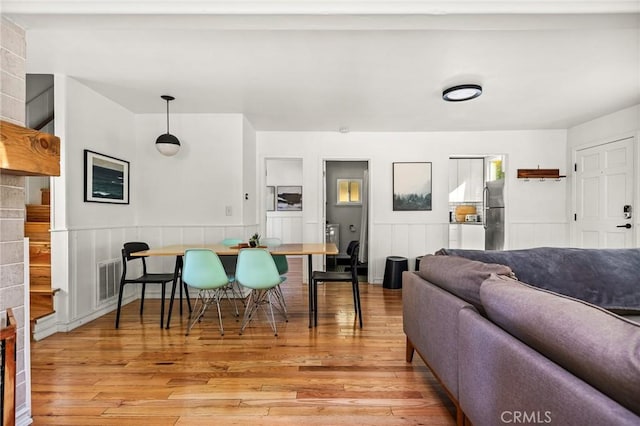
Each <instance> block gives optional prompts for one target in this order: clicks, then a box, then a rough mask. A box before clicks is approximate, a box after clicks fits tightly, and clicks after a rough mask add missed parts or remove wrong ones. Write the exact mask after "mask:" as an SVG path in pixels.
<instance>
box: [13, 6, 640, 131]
mask: <svg viewBox="0 0 640 426" xmlns="http://www.w3.org/2000/svg"><path fill="white" fill-rule="evenodd" d="M223 3H224V4H226V3H228V2H217V1H190V2H186V3H180V2H167V1H154V0H147V1H145V2H124V1H115V2H113V1H112V2H101V1H98V0H84V1H81V0H76V1H57V0H49V1H47V2H38V1H32V0H20V1H8V0H4V2H3V6H2V8H3V14H5V15H7V16H8V17H10V18H11V19H13V20H14V21H16V22H17V23H18V24H20V25H22V26H23V27H25V28H26V29H27V72H28V73H45V74H49V73H60V74H66V75H69V76H71V77H73V78H76V79H78V80H80V81H82V82H83V83H84V84H86V85H88V86H89V87H91V88H93V89H94V90H96V91H98V92H100V93H102V94H103V95H104V96H106V97H108V98H110V99H112V100H114V101H115V102H117V103H119V104H121V105H123V106H124V107H125V108H127V109H129V110H131V111H133V112H135V113H148V112H163V111H164V110H165V104H164V101H163V100H162V99H160V95H162V94H170V95H173V96H175V97H176V100H175V101H174V102H172V104H171V111H172V113H181V112H182V113H243V114H245V115H246V117H247V118H248V119H249V121H250V122H251V123H252V124H253V125H254V127H255V128H256V129H257V130H263V131H264V130H329V131H337V130H338V129H339V128H341V127H347V128H349V129H350V130H351V131H440V130H442V131H450V130H494V129H499V130H509V129H540V128H567V127H570V126H573V125H575V124H578V123H581V122H584V121H587V120H590V119H592V118H595V117H598V116H601V115H604V114H607V113H611V112H614V111H616V110H619V109H622V108H625V107H628V106H631V105H634V104H637V103H640V2H638V1H610V2H606V1H595V0H594V1H588V0H587V1H580V2H577V1H556V2H549V1H538V2H531V1H516V0H513V1H512V2H504V1H503V2H495V1H493V2H483V1H480V0H476V1H471V0H470V1H466V2H449V3H446V2H433V1H427V0H425V1H419V0H418V1H412V2H390V1H386V2H384V1H374V2H372V3H370V4H372V5H374V6H375V8H373V7H372V6H369V5H365V4H364V3H363V2H357V1H347V0H345V1H344V2H320V1H315V2H313V1H309V0H299V1H298V2H286V1H282V0H262V1H253V2H244V1H239V2H238V3H237V4H236V3H234V6H236V9H233V8H230V7H227V9H221V7H222V6H223ZM445 4H446V5H447V6H446V7H449V9H447V8H446V7H445V6H444V5H445ZM453 4H456V6H455V8H453V6H451V5H453ZM180 5H184V6H185V7H186V8H183V9H179V6H180ZM205 5H209V6H211V7H213V6H218V9H216V10H217V12H216V11H212V9H207V8H206V7H205ZM269 5H273V6H278V8H277V11H278V13H277V14H272V13H267V12H265V10H264V9H265V7H267V6H269ZM294 5H295V7H296V11H293V12H289V13H287V11H288V10H294V9H293V8H294ZM402 5H404V8H402V9H398V7H399V6H402ZM429 5H431V6H432V9H427V6H429ZM56 6H57V7H56ZM187 6H188V7H187ZM302 6H304V7H306V8H304V10H302ZM347 6H349V7H351V9H349V8H347V9H345V7H347ZM465 6H466V9H464V7H465ZM525 6H526V7H525ZM136 7H137V9H136ZM287 7H289V9H286V8H287ZM368 7H369V9H367V8H368ZM483 7H484V9H483ZM606 7H609V8H608V9H607V8H606ZM132 8H133V9H132ZM251 8H253V9H251ZM332 8H333V9H332ZM385 8H386V9H385ZM334 9H336V10H334ZM454 9H455V10H454ZM274 10H276V9H274ZM385 10H391V11H392V13H386V12H385ZM478 10H482V11H483V12H487V13H481V14H479V13H477V12H478ZM221 11H224V12H225V13H221ZM230 11H231V12H233V13H230ZM369 11H375V12H371V13H366V12H369ZM416 11H417V12H419V13H414V12H416ZM429 11H431V12H429ZM464 11H469V12H473V13H470V14H469V13H467V14H461V13H462V12H464ZM594 11H595V12H622V13H616V14H613V13H611V14H600V13H593V12H594ZM184 12H187V13H184ZM200 12H206V13H200ZM513 12H515V13H513ZM549 12H551V13H549ZM556 12H563V13H562V14H558V13H556ZM585 12H588V13H585ZM452 13H453V14H452ZM461 83H478V84H481V85H482V86H483V87H484V94H483V95H482V96H481V97H480V98H478V99H475V100H472V101H469V102H465V103H453V104H451V103H445V102H444V101H442V99H441V93H442V90H443V89H444V88H445V87H447V86H449V85H455V84H461Z"/></svg>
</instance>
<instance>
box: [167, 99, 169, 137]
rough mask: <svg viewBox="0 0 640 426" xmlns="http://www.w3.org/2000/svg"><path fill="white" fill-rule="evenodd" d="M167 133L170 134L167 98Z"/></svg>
mask: <svg viewBox="0 0 640 426" xmlns="http://www.w3.org/2000/svg"><path fill="white" fill-rule="evenodd" d="M167 134H169V99H167Z"/></svg>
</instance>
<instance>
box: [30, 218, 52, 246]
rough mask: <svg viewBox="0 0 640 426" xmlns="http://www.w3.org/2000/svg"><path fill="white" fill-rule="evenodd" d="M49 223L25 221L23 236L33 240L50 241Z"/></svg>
mask: <svg viewBox="0 0 640 426" xmlns="http://www.w3.org/2000/svg"><path fill="white" fill-rule="evenodd" d="M49 228H50V225H49V223H48V222H25V223H24V236H25V237H29V239H30V240H32V241H34V242H48V243H50V242H51V232H50V231H49Z"/></svg>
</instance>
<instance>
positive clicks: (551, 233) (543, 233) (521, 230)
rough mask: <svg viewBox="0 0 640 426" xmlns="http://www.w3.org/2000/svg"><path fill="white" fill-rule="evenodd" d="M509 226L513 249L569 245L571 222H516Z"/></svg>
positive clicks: (510, 241)
mask: <svg viewBox="0 0 640 426" xmlns="http://www.w3.org/2000/svg"><path fill="white" fill-rule="evenodd" d="M509 228H510V229H509V233H508V236H509V237H508V238H509V245H508V248H509V249H511V250H515V249H524V248H531V247H567V246H569V224H568V223H567V222H549V223H531V222H516V223H511V224H510V226H509Z"/></svg>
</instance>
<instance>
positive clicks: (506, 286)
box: [480, 275, 640, 415]
mask: <svg viewBox="0 0 640 426" xmlns="http://www.w3.org/2000/svg"><path fill="white" fill-rule="evenodd" d="M480 299H481V301H482V304H483V306H484V308H485V311H486V313H487V317H488V318H489V319H490V320H491V321H492V322H494V323H495V324H497V325H498V326H500V327H501V328H502V329H503V330H505V331H507V332H508V333H509V334H511V335H513V336H514V337H516V338H517V339H519V340H521V341H522V342H524V343H525V344H527V345H528V346H530V347H532V348H533V349H535V350H536V351H538V352H539V353H541V354H542V355H544V356H545V357H547V358H549V359H550V360H552V361H553V362H555V363H556V364H558V365H560V366H561V367H563V368H565V369H566V370H567V371H570V372H571V373H573V374H574V375H576V376H577V377H579V378H581V379H582V380H583V381H585V382H586V383H589V384H590V385H591V386H593V387H594V388H596V389H598V390H599V391H600V392H602V393H604V394H605V395H608V396H609V397H610V398H612V399H614V400H616V401H618V403H620V404H621V405H623V406H625V407H626V408H628V409H629V410H631V411H633V412H634V413H636V414H639V415H640V397H639V396H640V325H639V324H637V323H634V322H632V321H628V320H626V319H624V318H622V317H620V316H618V315H615V314H613V313H611V312H609V311H607V310H605V309H602V308H599V307H597V306H594V305H592V304H589V303H586V302H584V301H581V300H577V299H573V298H569V297H566V296H562V295H560V294H556V293H553V292H550V291H546V290H541V289H539V288H536V287H532V286H529V285H526V284H523V283H521V282H519V281H516V280H513V279H510V278H507V277H504V276H497V275H492V276H491V277H490V278H489V279H487V280H486V281H485V282H484V283H482V286H481V287H480Z"/></svg>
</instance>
